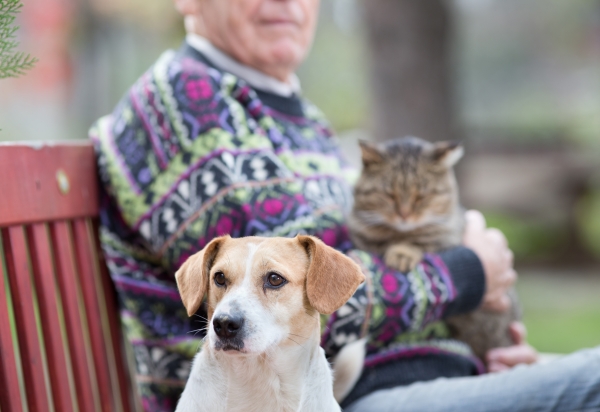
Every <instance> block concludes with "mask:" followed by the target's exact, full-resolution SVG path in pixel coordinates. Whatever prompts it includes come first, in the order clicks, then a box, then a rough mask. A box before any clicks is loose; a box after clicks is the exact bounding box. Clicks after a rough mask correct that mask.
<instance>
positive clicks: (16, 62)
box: [0, 0, 36, 79]
mask: <svg viewBox="0 0 600 412" xmlns="http://www.w3.org/2000/svg"><path fill="white" fill-rule="evenodd" d="M22 6H23V5H22V4H21V1H20V0H0V79H4V78H7V77H18V76H19V75H22V74H24V73H25V71H26V70H29V69H31V68H32V67H33V65H34V64H35V62H36V59H35V58H34V57H31V56H30V55H28V54H25V53H23V52H15V51H14V50H15V49H16V47H17V46H18V45H19V43H18V42H17V41H16V36H15V33H16V31H17V29H18V27H17V26H14V25H13V23H14V21H15V18H16V14H17V13H18V12H19V9H20V8H21V7H22Z"/></svg>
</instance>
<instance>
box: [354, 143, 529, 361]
mask: <svg viewBox="0 0 600 412" xmlns="http://www.w3.org/2000/svg"><path fill="white" fill-rule="evenodd" d="M360 147H361V150H362V163H363V171H362V174H361V176H360V177H359V179H358V181H357V183H356V186H355V188H354V206H353V209H352V212H351V214H350V217H349V221H348V228H349V231H350V236H351V238H352V240H353V242H354V244H355V246H356V247H358V248H359V249H362V250H365V251H368V252H371V253H375V254H378V255H380V256H382V257H383V259H384V261H385V263H386V265H388V266H390V267H393V268H395V269H398V270H400V271H401V272H408V271H410V270H411V269H413V268H414V267H415V266H416V265H417V264H418V263H419V262H420V261H421V260H422V258H423V255H424V254H425V253H432V252H439V251H441V250H444V249H448V248H451V247H454V246H459V245H461V243H462V236H463V232H464V228H465V210H464V209H463V207H462V206H461V205H460V202H459V194H458V185H457V182H456V178H455V176H454V171H453V167H454V165H455V164H456V163H457V162H458V161H459V160H460V159H461V157H462V156H463V148H462V146H460V145H459V144H458V143H454V142H438V143H430V142H427V141H425V140H423V139H419V138H416V137H404V138H399V139H393V140H390V141H387V142H384V143H381V144H374V143H369V142H364V141H361V142H360ZM509 297H510V298H511V301H512V303H513V304H512V305H511V309H510V310H509V311H507V312H505V313H496V312H490V311H486V310H484V309H477V310H475V311H474V312H471V313H468V314H464V315H457V316H452V317H449V318H448V319H446V324H447V325H448V329H449V331H450V334H451V337H452V338H454V339H457V340H461V341H463V342H465V343H467V344H468V345H469V346H470V347H471V349H472V351H473V353H474V354H475V355H476V356H477V357H478V358H480V359H481V360H482V361H484V360H485V354H486V353H487V351H488V350H490V349H493V348H496V347H506V346H510V345H513V344H514V343H513V341H512V338H511V336H510V333H509V325H510V323H512V322H513V321H516V320H519V319H520V317H521V315H520V313H519V312H520V310H519V307H518V302H517V298H516V294H515V292H514V290H512V291H510V293H509ZM484 362H485V361H484Z"/></svg>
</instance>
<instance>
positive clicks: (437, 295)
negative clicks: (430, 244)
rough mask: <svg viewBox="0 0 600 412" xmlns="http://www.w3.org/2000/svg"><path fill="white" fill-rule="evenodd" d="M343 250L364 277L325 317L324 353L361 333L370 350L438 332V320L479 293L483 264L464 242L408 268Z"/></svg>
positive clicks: (470, 305) (471, 303) (469, 305)
mask: <svg viewBox="0 0 600 412" xmlns="http://www.w3.org/2000/svg"><path fill="white" fill-rule="evenodd" d="M347 254H348V256H350V257H351V258H352V259H354V260H355V261H356V262H357V263H358V264H359V265H360V266H361V268H362V269H363V272H364V273H365V275H366V276H367V281H366V282H365V283H363V284H362V285H361V286H360V287H359V288H358V290H357V291H356V293H355V295H354V296H353V297H352V298H351V299H350V300H349V301H348V303H347V304H346V305H344V306H343V307H342V308H340V309H339V310H338V311H337V312H336V313H334V315H333V316H331V317H330V318H329V319H328V321H327V325H326V328H325V331H324V334H323V341H322V344H323V346H324V347H325V350H326V352H327V354H328V355H329V356H334V355H335V354H336V353H337V352H338V351H339V350H340V349H341V347H343V346H344V345H345V344H347V343H350V342H352V341H354V340H356V339H359V338H361V337H363V336H368V337H369V350H370V351H378V350H382V349H384V348H385V347H387V346H389V345H390V344H393V343H395V342H398V341H411V340H412V341H415V340H422V339H428V338H432V337H437V338H439V337H444V335H445V334H446V333H447V332H446V329H445V326H444V325H443V323H442V322H441V321H442V320H443V319H444V318H445V317H447V316H450V315H455V314H459V313H465V312H468V311H471V310H473V309H475V308H476V307H477V306H478V305H479V303H480V301H481V299H482V297H483V292H484V289H485V280H484V274H483V268H482V266H481V263H480V262H479V260H478V258H477V256H476V255H475V253H473V252H472V251H470V250H469V249H467V248H464V247H457V248H453V249H449V250H447V251H443V252H441V253H439V254H427V255H425V258H424V259H423V261H422V262H420V263H419V265H417V267H416V268H415V269H413V270H412V271H411V272H409V273H400V272H398V271H396V270H394V269H391V268H389V267H387V266H386V265H385V264H384V263H383V261H382V260H381V259H380V258H379V257H378V256H375V255H373V254H369V253H367V252H363V251H358V250H351V251H349V252H348V253H347Z"/></svg>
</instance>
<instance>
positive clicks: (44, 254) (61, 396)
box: [27, 224, 76, 412]
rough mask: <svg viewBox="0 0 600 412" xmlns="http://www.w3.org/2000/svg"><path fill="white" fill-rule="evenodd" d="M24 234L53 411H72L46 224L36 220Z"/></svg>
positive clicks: (70, 377) (65, 344)
mask: <svg viewBox="0 0 600 412" xmlns="http://www.w3.org/2000/svg"><path fill="white" fill-rule="evenodd" d="M27 238H28V241H29V251H30V254H31V265H32V269H33V276H34V280H35V285H36V290H37V297H38V304H39V310H40V318H41V322H42V330H43V332H44V343H45V347H46V359H47V361H48V372H49V375H50V385H51V388H52V393H53V397H54V407H55V410H56V411H65V412H69V411H73V410H74V405H73V404H72V399H76V394H75V393H73V394H72V393H71V388H70V383H72V382H73V377H72V372H71V370H70V362H69V363H68V352H66V353H65V349H66V348H67V347H68V346H67V343H66V342H63V338H62V335H61V332H60V319H61V318H62V317H63V313H62V310H60V311H59V306H58V294H57V292H58V291H57V289H56V281H55V276H54V265H53V261H52V251H51V249H50V236H49V233H48V229H47V226H46V225H44V224H36V225H33V226H31V227H29V228H27ZM72 396H73V397H74V398H72Z"/></svg>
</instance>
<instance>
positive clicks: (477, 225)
mask: <svg viewBox="0 0 600 412" xmlns="http://www.w3.org/2000/svg"><path fill="white" fill-rule="evenodd" d="M465 219H466V220H467V226H466V232H481V231H483V230H485V227H486V223H485V217H483V215H482V214H481V212H480V211H479V210H468V211H467V212H466V213H465Z"/></svg>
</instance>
